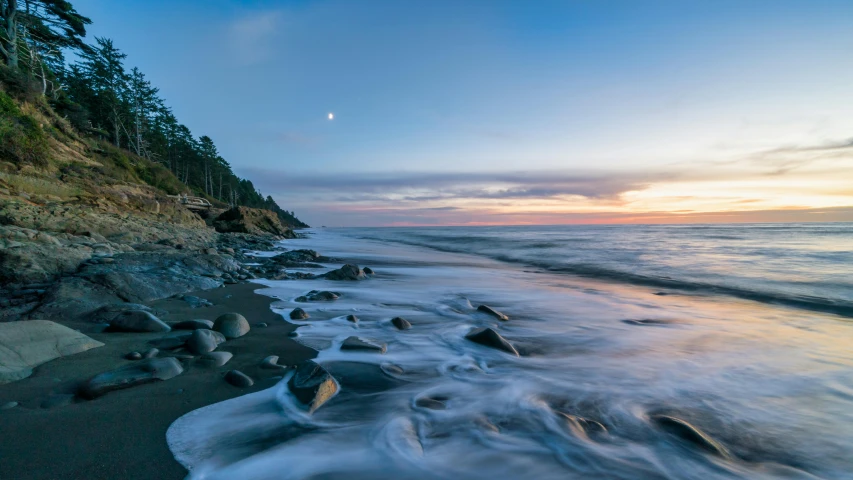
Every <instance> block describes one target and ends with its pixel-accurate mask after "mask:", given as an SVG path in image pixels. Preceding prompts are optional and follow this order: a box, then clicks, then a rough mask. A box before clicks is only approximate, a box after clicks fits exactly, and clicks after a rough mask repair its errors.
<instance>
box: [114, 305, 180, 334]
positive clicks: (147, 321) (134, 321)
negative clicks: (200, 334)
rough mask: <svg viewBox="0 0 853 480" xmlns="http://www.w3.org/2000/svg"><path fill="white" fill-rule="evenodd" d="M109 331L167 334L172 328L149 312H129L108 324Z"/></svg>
mask: <svg viewBox="0 0 853 480" xmlns="http://www.w3.org/2000/svg"><path fill="white" fill-rule="evenodd" d="M110 330H114V331H118V332H168V331H171V330H172V328H171V327H169V326H168V325H166V324H165V323H164V322H163V321H162V320H160V319H159V318H157V317H155V316H154V315H152V314H151V313H149V312H146V311H143V310H130V311H126V312H122V313H120V314H118V315H117V316H116V317H115V318H114V319H113V320H112V321H111V322H110Z"/></svg>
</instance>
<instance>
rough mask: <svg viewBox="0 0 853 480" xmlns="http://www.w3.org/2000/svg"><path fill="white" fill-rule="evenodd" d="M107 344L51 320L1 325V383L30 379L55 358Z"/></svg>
mask: <svg viewBox="0 0 853 480" xmlns="http://www.w3.org/2000/svg"><path fill="white" fill-rule="evenodd" d="M103 345H104V344H103V343H101V342H98V341H96V340H92V339H91V338H89V337H87V336H86V335H83V334H82V333H80V332H77V331H75V330H72V329H70V328H68V327H65V326H62V325H60V324H58V323H54V322H51V321H48V320H25V321H21V322H8V323H0V384H3V383H9V382H14V381H15V380H20V379H22V378H26V377H29V376H30V375H32V373H33V368H35V367H37V366H39V365H41V364H43V363H45V362H49V361H50V360H53V359H55V358H59V357H64V356H67V355H74V354H75V353H80V352H85V351H86V350H89V349H91V348H95V347H101V346H103Z"/></svg>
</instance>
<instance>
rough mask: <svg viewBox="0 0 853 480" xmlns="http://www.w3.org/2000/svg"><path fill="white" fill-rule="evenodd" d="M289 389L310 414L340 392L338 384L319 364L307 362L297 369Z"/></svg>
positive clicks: (288, 385) (289, 383)
mask: <svg viewBox="0 0 853 480" xmlns="http://www.w3.org/2000/svg"><path fill="white" fill-rule="evenodd" d="M287 388H288V389H289V390H290V392H291V393H292V394H293V396H294V397H296V399H297V400H298V401H299V402H300V403H301V404H302V405H303V406H304V407H305V408H307V409H308V411H309V412H314V411H315V410H317V409H318V408H320V407H321V406H322V405H323V404H324V403H326V402H327V401H328V400H329V399H330V398H332V396H333V395H334V394H335V393H336V392H337V391H338V383H337V382H336V381H335V379H334V378H332V375H331V374H330V373H329V372H328V371H327V370H326V369H325V368H323V367H321V366H320V365H319V364H318V363H317V362H315V361H313V360H305V361H304V362H302V363H300V364H299V365H298V366H297V367H296V371H295V372H294V373H293V376H292V377H290V380H289V381H288V382H287Z"/></svg>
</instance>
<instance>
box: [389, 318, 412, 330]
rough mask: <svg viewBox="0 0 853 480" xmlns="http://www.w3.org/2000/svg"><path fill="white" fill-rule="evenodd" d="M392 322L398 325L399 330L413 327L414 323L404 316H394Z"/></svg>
mask: <svg viewBox="0 0 853 480" xmlns="http://www.w3.org/2000/svg"><path fill="white" fill-rule="evenodd" d="M391 324H392V325H394V326H395V327H397V330H408V329H410V328H412V324H411V323H409V321H408V320H406V319H405V318H403V317H394V318H392V319H391Z"/></svg>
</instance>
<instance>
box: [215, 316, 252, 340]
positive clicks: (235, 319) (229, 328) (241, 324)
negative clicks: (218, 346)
mask: <svg viewBox="0 0 853 480" xmlns="http://www.w3.org/2000/svg"><path fill="white" fill-rule="evenodd" d="M213 329H214V330H216V331H217V332H220V333H222V334H223V335H225V338H239V337H242V336H243V335H245V334H247V333H249V322H248V321H246V317H244V316H242V315H240V314H239V313H225V314H222V315H220V316H219V317H218V318H217V319H216V321H215V322H213Z"/></svg>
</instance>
